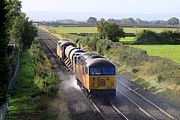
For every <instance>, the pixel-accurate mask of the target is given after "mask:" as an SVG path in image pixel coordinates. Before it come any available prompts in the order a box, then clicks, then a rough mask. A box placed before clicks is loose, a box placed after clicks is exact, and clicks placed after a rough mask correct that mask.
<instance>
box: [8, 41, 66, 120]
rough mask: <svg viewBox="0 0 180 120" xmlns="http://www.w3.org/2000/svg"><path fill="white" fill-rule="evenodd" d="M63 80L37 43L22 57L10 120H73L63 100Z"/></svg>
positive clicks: (9, 112)
mask: <svg viewBox="0 0 180 120" xmlns="http://www.w3.org/2000/svg"><path fill="white" fill-rule="evenodd" d="M58 84H59V80H58V77H57V75H56V74H55V73H54V72H53V71H52V69H51V64H50V63H49V61H48V59H47V57H46V55H45V54H44V53H43V52H42V50H41V49H40V44H39V42H38V41H35V42H34V43H33V44H32V46H31V48H30V49H29V50H27V51H24V52H22V53H21V54H20V70H19V76H18V78H17V81H16V86H15V89H14V93H13V96H12V97H11V99H10V104H9V108H8V114H7V119H9V120H55V119H63V120H66V119H69V116H68V114H69V113H68V110H67V108H66V105H65V102H64V101H63V97H62V96H61V95H60V94H59V93H58V94H57V92H58Z"/></svg>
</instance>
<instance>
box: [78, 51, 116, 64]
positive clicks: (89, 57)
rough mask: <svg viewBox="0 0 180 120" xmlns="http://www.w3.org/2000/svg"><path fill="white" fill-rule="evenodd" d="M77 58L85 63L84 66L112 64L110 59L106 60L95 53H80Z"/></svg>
mask: <svg viewBox="0 0 180 120" xmlns="http://www.w3.org/2000/svg"><path fill="white" fill-rule="evenodd" d="M79 60H80V61H81V63H82V64H85V65H86V66H94V67H95V66H97V67H98V66H106V67H108V66H109V67H110V66H114V64H112V63H111V62H110V61H108V60H106V59H105V58H103V57H102V56H100V55H98V54H96V53H89V52H87V53H84V54H82V55H80V57H79Z"/></svg>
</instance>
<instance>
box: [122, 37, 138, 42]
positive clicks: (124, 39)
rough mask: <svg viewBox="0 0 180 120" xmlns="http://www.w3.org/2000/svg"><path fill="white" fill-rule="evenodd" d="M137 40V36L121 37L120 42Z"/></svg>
mask: <svg viewBox="0 0 180 120" xmlns="http://www.w3.org/2000/svg"><path fill="white" fill-rule="evenodd" d="M135 40H136V37H125V38H120V42H134V41H135Z"/></svg>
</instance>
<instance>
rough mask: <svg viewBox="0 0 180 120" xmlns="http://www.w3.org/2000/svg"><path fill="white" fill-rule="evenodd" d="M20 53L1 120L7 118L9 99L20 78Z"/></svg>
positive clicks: (0, 116)
mask: <svg viewBox="0 0 180 120" xmlns="http://www.w3.org/2000/svg"><path fill="white" fill-rule="evenodd" d="M19 52H20V50H18V56H17V60H16V68H15V72H14V75H13V77H12V78H11V80H10V81H9V85H8V100H7V102H5V103H4V105H2V106H0V120H4V119H5V118H6V112H7V110H8V103H9V97H10V96H11V93H12V91H13V88H14V86H15V83H16V78H17V76H18V71H19Z"/></svg>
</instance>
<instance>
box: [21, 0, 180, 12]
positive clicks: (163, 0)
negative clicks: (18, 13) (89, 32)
mask: <svg viewBox="0 0 180 120" xmlns="http://www.w3.org/2000/svg"><path fill="white" fill-rule="evenodd" d="M21 1H22V11H24V12H26V13H28V12H32V11H33V12H34V11H35V12H36V11H41V12H42V11H44V12H81V13H82V12H84V13H86V12H91V13H106V14H109V13H110V14H158V13H159V14H177V13H180V0H21Z"/></svg>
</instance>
